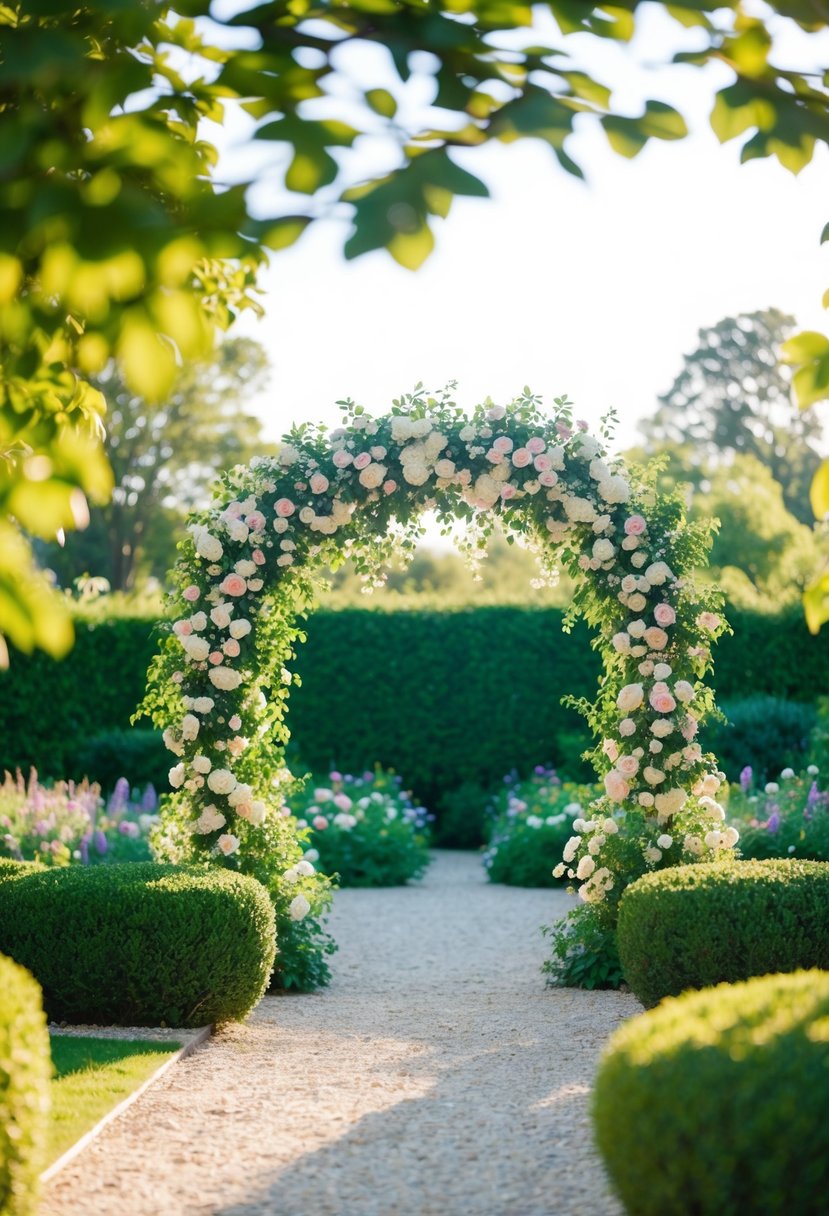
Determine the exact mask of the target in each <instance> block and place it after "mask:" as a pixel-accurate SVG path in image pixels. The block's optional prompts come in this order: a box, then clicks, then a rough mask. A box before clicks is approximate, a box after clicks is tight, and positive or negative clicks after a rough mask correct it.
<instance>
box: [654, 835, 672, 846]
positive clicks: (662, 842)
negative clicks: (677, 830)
mask: <svg viewBox="0 0 829 1216" xmlns="http://www.w3.org/2000/svg"><path fill="white" fill-rule="evenodd" d="M656 843H657V844H658V845H659V847H660V849H669V848H670V847H671V845H672V844H673V843H674V839H673V836H667V835H665V834H663V835H662V836H659V837H658V838H657V841H656Z"/></svg>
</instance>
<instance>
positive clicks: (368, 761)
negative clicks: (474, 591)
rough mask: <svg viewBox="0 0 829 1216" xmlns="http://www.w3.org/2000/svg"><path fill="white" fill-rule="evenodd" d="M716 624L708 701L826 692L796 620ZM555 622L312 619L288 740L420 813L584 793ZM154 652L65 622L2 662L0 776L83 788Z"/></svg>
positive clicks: (341, 614) (121, 628)
mask: <svg viewBox="0 0 829 1216" xmlns="http://www.w3.org/2000/svg"><path fill="white" fill-rule="evenodd" d="M728 617H729V620H730V621H731V624H732V625H733V627H734V631H735V633H734V636H733V637H725V638H723V639H722V640H721V641H720V643H719V645H718V647H717V667H716V672H715V686H716V688H717V690H718V692H719V695H720V698H721V699H722V700H725V701H729V700H731V701H733V700H735V699H737V698H741V697H743V696H744V695H745V692H746V689H749V688H750V689H751V690H752V692H753V693H755V694H763V693H768V694H772V695H775V696H778V697H789V698H791V699H792V700H807V701H808V700H810V699H813V698H814V696H815V695H816V694H817V693H818V692H819V691H820V690H822V689H827V688H829V632H827V631H825V630H824V631H823V632H822V633H821V634H819V635H818V636H817V637H812V636H811V635H810V634H809V633H808V631H807V629H806V626H805V624H804V622H803V618H802V613H801V610H800V609H799V608H798V607H797V606H795V607H793V608H792V609H790V610H787V611H786V612H784V613H781V614H780V615H779V616H770V615H763V614H760V613H749V612H743V611H737V610H736V609H733V608H730V609H729V610H728ZM561 622H562V612H561V610H559V609H556V608H536V607H532V606H527V607H521V606H514V605H509V606H497V605H496V606H482V607H468V608H454V609H451V610H447V611H436V610H422V609H412V610H409V609H405V610H398V611H393V610H391V611H389V610H384V609H382V608H375V609H363V608H349V609H343V610H340V611H331V610H325V609H321V610H320V611H319V612H317V613H315V614H314V615H313V616H312V617H311V619H310V621H309V622H308V627H307V628H308V642H307V643H306V644H305V645H304V646H302V647H300V649H299V652H298V655H297V660H296V663H295V664H294V666H295V670H296V671H297V673H298V674H299V675H300V676H301V678H302V687H299V688H296V689H295V690H294V691H293V693H292V698H291V717H290V726H291V730H292V733H293V736H294V741H295V744H296V747H297V750H298V752H299V754H300V756H301V759H302V762H303V763H304V764H305V765H307V766H308V767H309V768H313V769H316V770H317V771H325V770H327V769H328V768H330V767H331V766H332V765H336V767H337V768H339V769H340V770H341V771H346V770H349V771H352V772H359V771H362V769H364V768H366V767H369V768H370V767H372V766H373V765H374V764H375V763H381V764H383V765H385V766H392V767H394V768H396V769H397V770H398V771H399V772H401V773H403V774H404V775H405V778H406V780H407V782H411V784H412V786H413V788H414V790H415V792H416V794H417V796H418V798H420V799H421V800H423V801H424V802H425V803H426V805H428V806H430V807H431V808H432V809H435V808H438V807H440V805H441V803H442V800H443V798H444V796H445V795H446V794H447V793H448V792H449V791H451V790H453V789H457V788H458V787H459V786H461V785H463V784H464V783H466V782H468V783H472V784H476V785H478V786H481V787H483V788H489V787H491V786H492V785H493V784H494V783H496V782H498V781H500V779H501V778H502V777H503V775H504V774H505V773H507V772H509V771H510V770H511V769H513V768H518V769H519V771H529V770H530V769H531V768H532V766H533V765H535V764H539V763H544V762H547V761H552V762H554V763H556V764H557V765H558V767H559V768H560V770H561V771H562V773H563V774H564V775H565V776H567V777H570V778H573V779H577V780H578V779H589V778H590V776H591V772H590V770H589V769H588V768H587V767H586V766H585V765H583V763H582V762H581V761H580V760H579V758H578V757H579V752H580V751H581V750H582V749H583V748H584V747H586V746H588V744H589V742H590V740H589V734H588V731H587V728H586V726H585V725H584V724H583V722H582V720H581V718H580V717H579V715H578V714H576V712H575V711H574V710H571V709H566V708H564V707H563V706H562V705H560V704H559V700H560V698H561V696H562V695H563V694H565V693H568V692H571V693H573V694H575V695H576V696H581V695H586V696H591V697H592V695H593V694H594V693H595V689H596V680H597V677H598V674H599V663H598V658H597V656H596V654H595V653H594V652H593V650H592V649H591V648H590V634H589V630H588V629H587V628H586V627H585V626H584V625H579V626H577V627H576V628H575V629H574V630H573V632H572V633H571V634H564V633H562V631H561ZM154 650H155V644H154V640H153V622H152V621H150V620H147V619H142V618H130V617H115V618H112V619H109V620H104V621H93V622H90V621H86V620H81V621H78V622H77V641H76V644H75V647H74V649H73V650H72V651H71V652H70V654H69V656H68V657H67V658H66V659H64V660H63V661H62V662H60V663H56V662H54V661H53V660H51V659H49V658H48V657H47V656H46V655H44V654H40V653H36V654H34V655H31V656H25V655H19V654H16V655H14V656H13V660H12V663H11V667H10V669H9V670H8V671H7V672H2V673H0V769H2V768H10V769H14V768H15V767H17V766H20V767H21V768H23V769H24V770H26V769H28V767H29V766H30V765H31V764H34V765H35V766H36V767H37V769H38V771H39V772H40V773H41V774H42V775H43V776H51V777H81V776H83V775H84V772H83V769H84V767H85V766H84V765H83V764H82V763H81V761H82V760H86V761H87V763H89V764H92V763H98V761H97V760H96V759H95V754H96V747H97V745H96V744H95V742H94V741H95V740H96V739H97V737H98V736H101V735H104V734H107V733H108V732H111V731H114V730H115V731H117V730H126V729H127V728H128V726H129V718H130V715H131V713H132V712H133V710H134V709H135V706H136V705H137V703H138V701H139V700H140V699H141V696H142V694H143V689H144V680H145V674H146V669H147V666H148V664H149V661H150V659H151V657H152V655H153V653H154ZM804 672H808V674H809V680H808V685H806V684H805V683H804V677H803V673H804ZM90 746H92V748H93V754H92V755H91V756H90V755H89V752H88V749H89V747H90ZM102 747H103V745H102ZM85 749H87V754H86V755H85V756H84V751H85ZM98 754H99V755H100V754H101V749H100V748H99V749H98ZM157 755H158V759H157V760H154V759H152V758H151V759H148V760H147V765H148V767H149V766H152V768H153V772H125V773H124V774H123V775H124V776H127V777H128V778H129V780H130V781H131V782H132V783H133V784H134V785H136V784H141V783H143V782H144V781H148V780H153V778H154V776H155V768H156V766H157V765H158V764H161V765H162V766H163V765H164V764H165V763H166V759H165V756H164V753H163V749H162V748H161V745H160V743H159V745H158V753H157ZM116 759H117V757H116ZM124 762H125V763H127V762H129V763H134V762H138V760H137V757H129V756H127V755H126V754H125V755H124ZM112 763H113V761H112V760H111V759H109V760H107V769H108V772H109V771H110V769H111V765H112ZM88 775H89V776H90V777H91V778H93V779H94V778H97V777H99V776H102V775H104V774H99V773H97V772H90V773H89V774H88ZM119 775H121V774H119Z"/></svg>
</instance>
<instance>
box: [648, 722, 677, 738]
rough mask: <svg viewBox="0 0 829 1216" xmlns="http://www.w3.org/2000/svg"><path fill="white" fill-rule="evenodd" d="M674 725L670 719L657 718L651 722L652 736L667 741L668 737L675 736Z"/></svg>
mask: <svg viewBox="0 0 829 1216" xmlns="http://www.w3.org/2000/svg"><path fill="white" fill-rule="evenodd" d="M673 730H674V724H673V722H672V721H671V720H670V718H657V719H656V720H655V721H654V722H651V734H652V735H656V737H657V739H667V737H668V735H670V734H673Z"/></svg>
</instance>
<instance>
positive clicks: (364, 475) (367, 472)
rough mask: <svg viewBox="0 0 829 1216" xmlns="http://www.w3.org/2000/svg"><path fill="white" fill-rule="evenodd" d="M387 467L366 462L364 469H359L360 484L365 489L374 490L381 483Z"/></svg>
mask: <svg viewBox="0 0 829 1216" xmlns="http://www.w3.org/2000/svg"><path fill="white" fill-rule="evenodd" d="M387 472H388V469H387V468H386V466H385V465H384V464H367V465H366V467H365V468H364V469H361V470H360V478H359V481H360V485H361V486H363V487H364V488H365V489H366V490H376V489H377V487H378V486H380V485H382V484H383V482H384V480H385V477H386V473H387Z"/></svg>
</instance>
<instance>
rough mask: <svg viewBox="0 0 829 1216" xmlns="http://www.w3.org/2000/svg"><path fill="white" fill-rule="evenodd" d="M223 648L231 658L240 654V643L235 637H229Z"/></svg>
mask: <svg viewBox="0 0 829 1216" xmlns="http://www.w3.org/2000/svg"><path fill="white" fill-rule="evenodd" d="M222 650H223V651H224V652H225V654H226V655H229V656H230V658H231V659H235V658H236V657H237V656H238V654H239V643H238V642H237V641H236V639H235V638H228V639H227V641H226V642H224V643H223V644H222Z"/></svg>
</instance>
